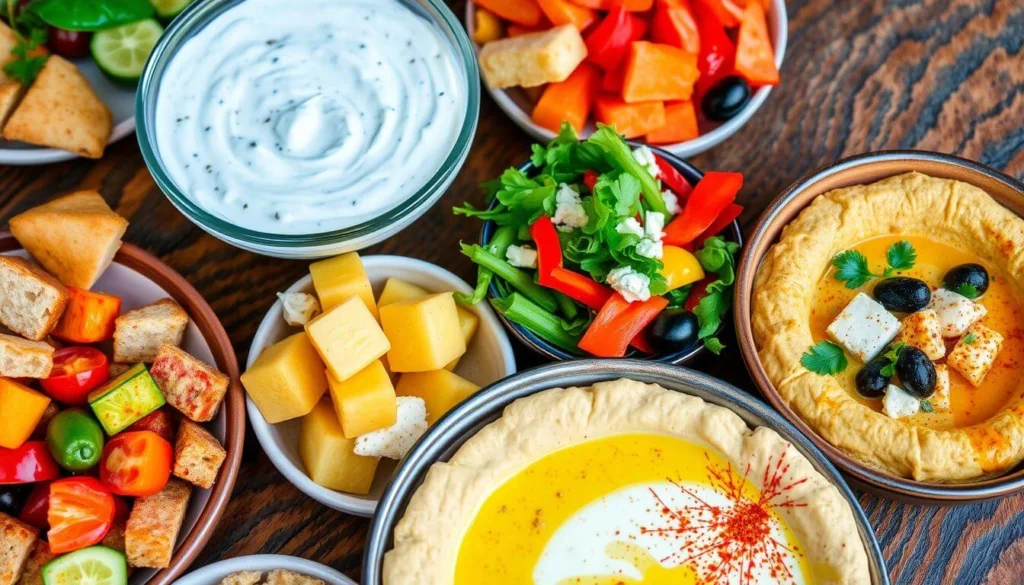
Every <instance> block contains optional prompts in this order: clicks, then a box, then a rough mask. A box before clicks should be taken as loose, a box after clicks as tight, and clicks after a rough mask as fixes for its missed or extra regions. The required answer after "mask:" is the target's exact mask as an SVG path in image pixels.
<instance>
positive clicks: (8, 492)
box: [0, 484, 32, 516]
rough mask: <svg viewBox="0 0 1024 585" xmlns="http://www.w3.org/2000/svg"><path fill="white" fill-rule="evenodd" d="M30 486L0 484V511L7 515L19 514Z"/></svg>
mask: <svg viewBox="0 0 1024 585" xmlns="http://www.w3.org/2000/svg"><path fill="white" fill-rule="evenodd" d="M31 487H32V486H30V485H28V484H11V485H0V512H2V513H4V514H7V515H8V516H17V515H18V514H21V508H22V506H24V505H25V498H27V497H28V492H29V491H30V489H31Z"/></svg>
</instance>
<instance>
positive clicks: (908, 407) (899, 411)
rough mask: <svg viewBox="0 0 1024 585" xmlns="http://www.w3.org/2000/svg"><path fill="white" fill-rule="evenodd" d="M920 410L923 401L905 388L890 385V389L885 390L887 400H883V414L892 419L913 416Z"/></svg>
mask: <svg viewBox="0 0 1024 585" xmlns="http://www.w3.org/2000/svg"><path fill="white" fill-rule="evenodd" d="M920 410H921V401H920V400H918V399H917V397H916V396H912V395H911V394H910V393H909V392H907V391H906V390H904V389H903V388H900V387H899V386H896V385H894V384H889V387H888V388H886V389H885V398H883V399H882V412H884V413H885V414H886V415H888V416H889V417H890V418H903V417H906V416H913V415H915V414H917V413H918V412H919V411H920Z"/></svg>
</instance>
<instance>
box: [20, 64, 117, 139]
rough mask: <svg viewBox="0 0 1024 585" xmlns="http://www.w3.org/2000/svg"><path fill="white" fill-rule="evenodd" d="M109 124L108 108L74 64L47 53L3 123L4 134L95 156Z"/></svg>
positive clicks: (108, 129) (111, 119)
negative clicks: (18, 101)
mask: <svg viewBox="0 0 1024 585" xmlns="http://www.w3.org/2000/svg"><path fill="white" fill-rule="evenodd" d="M112 130H113V116H112V115H111V113H110V109H109V108H107V105H106V104H104V103H103V100H101V99H100V98H99V97H98V96H97V95H96V92H95V91H93V89H92V86H91V85H89V81H88V80H86V79H85V77H84V76H83V75H82V73H81V72H80V71H79V70H78V67H76V66H75V64H74V63H72V62H70V61H68V60H67V59H64V58H62V57H60V56H58V55H51V56H50V57H49V58H47V59H46V65H44V66H43V69H42V71H40V72H39V75H38V76H37V77H36V80H35V82H34V83H33V84H32V87H30V88H29V89H28V91H27V92H26V93H25V98H24V99H22V100H21V104H20V105H19V106H18V107H17V109H15V110H14V113H13V114H11V117H10V119H9V120H8V121H7V124H5V125H4V128H3V136H4V138H6V139H7V140H20V141H22V142H28V143H29V144H36V145H39V146H49V147H51V148H59V149H61V150H67V151H69V152H73V153H75V154H80V155H82V156H84V157H87V158H100V157H101V156H103V149H104V148H105V147H106V145H107V141H108V140H110V133H111V131H112Z"/></svg>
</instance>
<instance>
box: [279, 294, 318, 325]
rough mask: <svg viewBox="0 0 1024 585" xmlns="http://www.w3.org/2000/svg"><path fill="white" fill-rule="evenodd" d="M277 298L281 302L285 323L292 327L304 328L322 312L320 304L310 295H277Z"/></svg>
mask: <svg viewBox="0 0 1024 585" xmlns="http://www.w3.org/2000/svg"><path fill="white" fill-rule="evenodd" d="M277 298H278V299H280V300H281V312H282V313H283V314H284V321H285V323H287V324H289V325H291V326H292V327H302V326H303V325H305V324H306V323H308V322H309V320H310V319H312V318H313V317H315V316H316V315H317V313H319V312H320V303H319V302H317V300H316V297H314V296H313V295H310V294H306V293H301V292H293V293H277Z"/></svg>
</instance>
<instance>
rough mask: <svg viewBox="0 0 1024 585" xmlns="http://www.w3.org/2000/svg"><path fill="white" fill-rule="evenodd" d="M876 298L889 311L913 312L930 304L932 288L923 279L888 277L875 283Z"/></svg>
mask: <svg viewBox="0 0 1024 585" xmlns="http://www.w3.org/2000/svg"><path fill="white" fill-rule="evenodd" d="M874 295H875V300H876V301H878V302H879V303H881V304H882V306H883V307H885V308H886V309H887V310H889V311H898V312H900V313H913V312H914V311H920V310H921V309H923V308H925V307H927V306H928V303H930V302H931V300H932V289H931V287H929V286H928V284H927V283H926V282H925V281H923V280H918V279H916V278H910V277H907V276H894V277H892V278H886V279H885V280H883V281H882V282H879V283H878V284H876V285H875V290H874Z"/></svg>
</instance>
